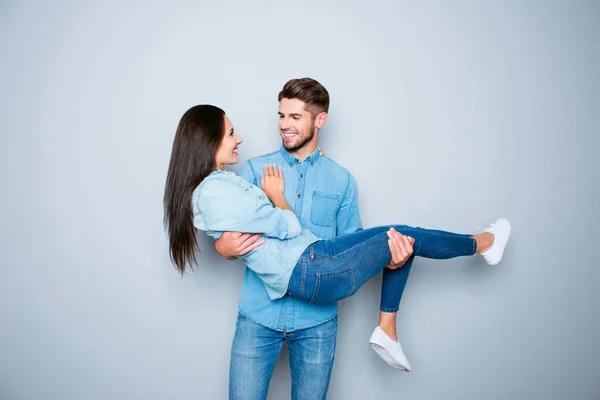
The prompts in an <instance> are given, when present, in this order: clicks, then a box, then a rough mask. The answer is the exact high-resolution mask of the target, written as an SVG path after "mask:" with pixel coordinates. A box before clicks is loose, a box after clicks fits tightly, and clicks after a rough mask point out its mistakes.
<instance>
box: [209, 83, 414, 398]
mask: <svg viewBox="0 0 600 400" xmlns="http://www.w3.org/2000/svg"><path fill="white" fill-rule="evenodd" d="M278 100H279V131H280V135H281V138H282V140H283V145H282V147H281V148H280V149H279V150H277V151H275V152H273V153H269V154H265V155H262V156H259V157H256V158H253V159H251V160H248V162H247V163H246V164H245V165H244V166H243V167H242V169H241V171H240V175H241V176H242V177H243V178H244V179H246V180H248V181H249V182H251V183H253V184H255V185H257V186H260V180H261V179H262V173H263V167H264V165H266V164H275V165H278V166H281V167H282V168H283V172H284V178H285V198H286V200H287V202H288V203H289V204H290V205H291V206H292V208H293V211H294V213H295V214H296V215H297V217H298V219H299V220H300V222H301V224H302V226H303V227H304V228H306V229H309V230H310V231H312V232H313V233H314V234H315V235H316V236H318V237H321V238H331V237H334V236H337V235H343V234H347V233H352V232H355V231H357V230H360V229H362V224H361V221H360V215H359V210H358V191H357V186H356V182H355V180H354V177H353V176H352V175H351V174H350V173H349V172H348V171H347V170H346V169H345V168H343V167H341V166H340V165H338V164H336V163H335V162H334V161H332V160H331V159H329V158H327V157H325V156H323V155H322V153H321V152H320V149H319V147H318V135H319V130H320V129H321V128H322V127H323V125H324V124H325V122H326V121H327V117H328V115H327V112H328V110H329V94H328V92H327V90H326V89H325V88H324V87H323V86H322V85H321V84H320V83H319V82H317V81H315V80H314V79H311V78H302V79H292V80H290V81H289V82H287V83H286V84H285V86H284V87H283V89H282V91H281V92H280V93H279V96H278ZM262 243H263V242H262V241H261V240H259V235H251V234H249V233H245V234H243V233H240V232H227V233H225V234H223V236H222V237H221V238H220V239H219V240H218V241H217V242H216V244H215V247H216V249H217V252H218V253H219V254H220V255H221V256H223V257H226V258H232V257H236V256H240V255H243V254H246V253H247V252H249V251H252V250H253V249H255V248H256V247H257V246H259V245H261V244H262ZM390 249H391V251H392V255H393V258H392V261H391V263H390V265H389V266H388V267H389V268H390V269H395V268H398V267H400V266H402V264H404V263H405V262H406V261H407V260H408V259H409V257H410V256H411V254H412V243H410V242H409V241H408V240H407V238H406V237H404V236H402V235H400V234H399V233H397V232H395V231H394V232H390ZM407 272H408V271H407ZM337 313H338V306H337V304H324V305H323V304H318V305H317V304H309V303H306V302H302V301H300V300H296V299H294V298H292V297H290V296H284V297H283V298H281V299H278V300H275V301H273V300H270V299H269V297H268V296H267V292H266V290H265V288H264V285H263V283H262V281H261V280H260V279H259V278H258V276H257V275H256V274H255V273H254V272H252V271H251V270H250V269H248V268H246V272H245V276H244V283H243V285H242V294H241V298H240V301H239V313H238V319H237V324H236V330H235V336H234V339H233V345H232V349H231V364H230V376H229V396H230V399H236V400H237V399H253V400H254V399H265V398H266V396H267V390H268V387H269V382H270V380H271V376H272V374H273V370H274V368H275V364H276V362H277V359H278V358H279V353H280V350H281V347H282V345H283V342H284V341H287V345H288V352H289V359H290V370H291V376H292V398H293V399H302V400H310V399H325V398H326V395H327V389H328V387H329V379H330V376H331V369H332V367H333V359H334V355H335V344H336V335H337V326H338V323H337ZM393 322H394V324H395V314H394V320H393ZM394 326H395V325H394ZM394 334H395V328H394Z"/></svg>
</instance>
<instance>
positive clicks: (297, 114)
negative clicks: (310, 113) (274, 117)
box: [277, 111, 302, 117]
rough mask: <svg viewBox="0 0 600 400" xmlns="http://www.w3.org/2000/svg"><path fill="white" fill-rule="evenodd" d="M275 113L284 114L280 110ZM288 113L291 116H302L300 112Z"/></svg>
mask: <svg viewBox="0 0 600 400" xmlns="http://www.w3.org/2000/svg"><path fill="white" fill-rule="evenodd" d="M277 114H279V115H285V114H284V113H282V112H281V111H277ZM288 115H290V116H292V117H301V116H302V114H300V113H290V114H288Z"/></svg>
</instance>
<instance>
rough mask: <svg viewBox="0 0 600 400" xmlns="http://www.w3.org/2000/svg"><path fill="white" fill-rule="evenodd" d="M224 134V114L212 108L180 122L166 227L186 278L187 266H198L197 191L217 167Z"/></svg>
mask: <svg viewBox="0 0 600 400" xmlns="http://www.w3.org/2000/svg"><path fill="white" fill-rule="evenodd" d="M224 131H225V111H223V110H221V109H220V108H218V107H215V106H211V105H199V106H194V107H192V108H190V109H189V110H187V111H186V113H185V114H183V117H181V121H179V126H178V127H177V132H175V139H174V141H173V150H172V152H171V162H170V163H169V172H168V174H167V182H166V184H165V197H164V200H163V202H164V209H165V215H164V225H165V230H166V231H167V234H168V236H169V253H170V255H171V260H172V261H173V263H174V264H175V266H176V268H177V269H178V270H179V272H181V274H183V273H184V272H185V268H186V265H187V264H189V265H190V267H191V266H192V262H193V263H195V264H197V262H196V255H195V251H196V250H198V251H199V250H200V249H198V246H197V244H196V231H195V230H194V224H193V216H192V203H191V201H192V194H193V192H194V189H196V187H197V186H198V185H199V184H200V182H202V181H203V180H204V178H206V177H207V176H208V175H209V174H210V173H211V172H212V171H213V170H214V169H215V167H216V161H215V154H216V152H217V149H218V148H219V145H220V143H221V140H222V138H223V135H224Z"/></svg>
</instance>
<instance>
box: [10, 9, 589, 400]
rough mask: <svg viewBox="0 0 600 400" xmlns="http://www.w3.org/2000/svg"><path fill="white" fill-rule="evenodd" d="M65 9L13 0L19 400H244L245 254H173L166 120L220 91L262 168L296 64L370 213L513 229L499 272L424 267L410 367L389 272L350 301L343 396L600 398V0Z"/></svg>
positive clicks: (278, 378)
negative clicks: (383, 344)
mask: <svg viewBox="0 0 600 400" xmlns="http://www.w3.org/2000/svg"><path fill="white" fill-rule="evenodd" d="M52 3H53V4H50V3H49V2H17V1H3V2H2V3H1V4H0V54H1V57H2V62H1V63H0V87H1V89H0V93H1V94H0V101H1V103H0V129H1V132H2V145H1V146H0V155H1V159H0V162H1V172H0V174H1V181H0V184H1V188H2V198H1V204H2V207H1V209H0V210H1V211H0V213H1V214H0V218H1V219H0V221H2V222H1V224H2V229H1V230H0V249H1V275H0V318H1V319H0V398H1V399H3V400H4V399H7V400H13V399H51V400H52V399H61V400H67V399H142V398H143V399H224V398H226V396H227V382H228V363H229V349H230V343H231V338H232V336H233V330H234V323H235V316H236V306H237V300H238V294H239V290H240V285H241V281H242V276H243V266H242V264H241V263H240V262H226V261H223V260H221V259H220V258H219V257H218V256H217V255H216V254H215V253H214V250H213V249H212V244H211V242H210V241H209V240H207V239H206V238H204V237H203V238H201V239H200V244H201V246H202V248H203V249H204V253H203V255H202V257H201V260H200V263H201V265H200V267H199V268H197V270H196V272H195V273H194V274H189V275H187V276H186V277H185V278H183V279H182V278H180V277H179V276H178V274H177V273H176V272H175V270H174V269H173V267H172V266H171V265H170V263H169V259H168V255H167V246H166V239H165V235H164V233H163V230H162V208H161V207H162V195H163V185H164V179H165V175H166V171H167V165H168V160H169V156H170V150H171V144H172V140H173V135H174V132H175V128H176V125H177V123H178V120H179V118H180V117H181V115H182V114H183V112H184V111H185V110H187V108H189V107H190V106H192V105H195V104H199V103H213V104H217V105H219V106H221V107H223V108H224V109H225V110H226V111H227V112H228V114H229V116H230V118H231V119H232V121H233V123H234V125H235V127H236V129H237V130H238V132H239V133H240V135H241V136H242V137H243V138H245V143H244V144H243V145H242V147H241V153H242V159H243V160H245V159H247V158H249V157H252V156H256V155H259V154H261V153H265V152H267V151H271V150H273V149H276V148H277V147H278V146H279V139H278V132H277V129H276V124H277V115H276V110H277V101H276V96H277V93H278V91H279V90H280V89H281V87H282V85H283V84H284V83H285V82H286V81H287V80H288V79H290V78H294V77H302V76H311V77H314V78H316V79H318V80H320V81H321V82H322V83H323V84H324V85H325V86H326V87H327V88H328V90H329V91H330V94H331V98H332V103H331V109H330V117H329V121H328V122H327V125H326V126H325V128H324V129H323V131H322V133H321V135H322V136H321V144H322V147H323V148H324V149H325V150H326V151H327V152H328V153H329V155H330V156H331V157H332V158H333V159H335V160H336V161H338V162H339V163H340V164H342V165H344V166H346V167H347V168H348V169H350V170H351V171H352V172H353V173H354V175H355V176H356V178H357V180H358V183H359V189H360V202H361V213H362V217H363V222H364V224H365V226H373V225H378V224H383V223H390V222H401V223H407V224H411V225H419V226H425V227H432V228H440V229H448V230H455V231H462V232H470V231H473V230H474V229H475V228H476V226H478V225H484V224H485V223H488V222H490V221H492V220H493V219H495V218H496V217H499V216H505V217H507V218H510V220H511V221H512V224H513V238H512V242H511V243H510V245H509V247H508V250H507V253H506V258H505V260H504V261H503V262H502V263H501V264H500V265H499V266H497V267H494V268H490V267H488V266H486V265H485V264H484V263H483V261H482V260H481V259H462V260H453V261H449V262H433V261H426V260H418V261H417V262H415V265H414V267H413V271H412V273H411V277H410V280H409V283H408V286H407V290H406V292H405V296H404V299H403V301H402V306H401V313H400V316H399V335H400V338H401V340H402V343H403V345H404V348H405V350H406V353H407V355H408V357H409V359H410V361H411V363H412V365H413V368H414V372H411V373H409V374H406V373H399V372H398V371H395V370H392V369H390V368H388V367H387V366H386V365H385V364H384V363H383V362H382V361H381V360H380V359H379V358H378V357H377V356H376V354H375V353H374V352H373V351H372V350H371V349H370V348H369V346H368V344H367V340H368V338H369V335H370V333H371V331H372V329H373V328H374V326H375V325H376V323H377V311H378V304H379V302H378V299H379V290H380V283H381V281H380V279H376V280H375V281H373V282H370V283H369V284H368V285H367V286H366V287H364V288H363V289H362V290H361V291H360V292H359V293H358V294H357V295H356V296H355V297H354V298H352V299H349V300H345V301H343V302H342V303H341V312H340V329H339V335H338V348H337V354H336V364H335V367H334V371H333V376H332V382H331V386H330V392H329V398H331V399H375V398H403V399H440V398H447V399H541V398H545V399H567V398H570V399H592V398H599V397H600V384H599V383H598V380H597V376H598V366H597V362H598V359H600V345H599V344H598V337H600V314H599V313H598V311H597V307H598V304H599V300H600V294H599V292H598V290H597V286H598V282H599V281H600V272H599V267H598V256H597V254H598V253H597V247H596V246H597V230H598V226H600V194H599V190H598V189H599V182H600V174H599V172H598V171H599V168H598V167H599V165H598V164H599V162H598V154H597V153H598V149H599V147H600V146H599V145H600V140H599V139H598V134H599V133H600V129H599V128H600V124H599V122H598V118H599V115H600V95H599V92H600V73H599V71H600V28H599V24H598V20H599V18H600V3H599V2H597V1H526V2H524V1H517V0H514V1H494V2H479V1H459V2H444V1H432V2H419V1H392V0H370V1H366V0H354V1H332V2H321V1H316V0H309V1H304V2H282V1H271V2H269V1H257V2H246V1H241V0H238V1H223V2H217V1H203V2H202V1H201V2H187V3H180V4H175V3H172V4H169V5H167V4H162V5H160V4H155V3H153V2H138V3H137V4H136V3H133V2H126V4H118V3H117V2H114V3H113V4H107V3H106V2H99V1H95V2H85V3H84V4H82V3H80V2H72V3H60V2H52ZM234 170H237V168H234ZM289 392H290V379H289V367H288V365H287V356H286V355H285V353H284V355H283V356H282V359H281V360H280V362H279V364H278V366H277V369H276V372H275V375H274V378H273V381H272V384H271V388H270V396H269V398H270V399H285V398H289Z"/></svg>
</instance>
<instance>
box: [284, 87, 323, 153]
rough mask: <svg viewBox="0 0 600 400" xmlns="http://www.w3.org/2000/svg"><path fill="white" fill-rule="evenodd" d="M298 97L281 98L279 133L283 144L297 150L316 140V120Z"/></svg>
mask: <svg viewBox="0 0 600 400" xmlns="http://www.w3.org/2000/svg"><path fill="white" fill-rule="evenodd" d="M304 106H305V103H304V102H303V101H302V100H298V99H285V98H284V99H281V102H279V133H280V134H281V138H282V139H283V146H284V147H285V149H286V150H288V151H295V150H298V149H300V148H302V147H304V146H305V145H306V144H307V143H310V142H312V141H313V140H316V137H315V120H314V118H313V116H312V114H311V113H310V112H308V111H306V110H305V109H304V108H305V107H304Z"/></svg>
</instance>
